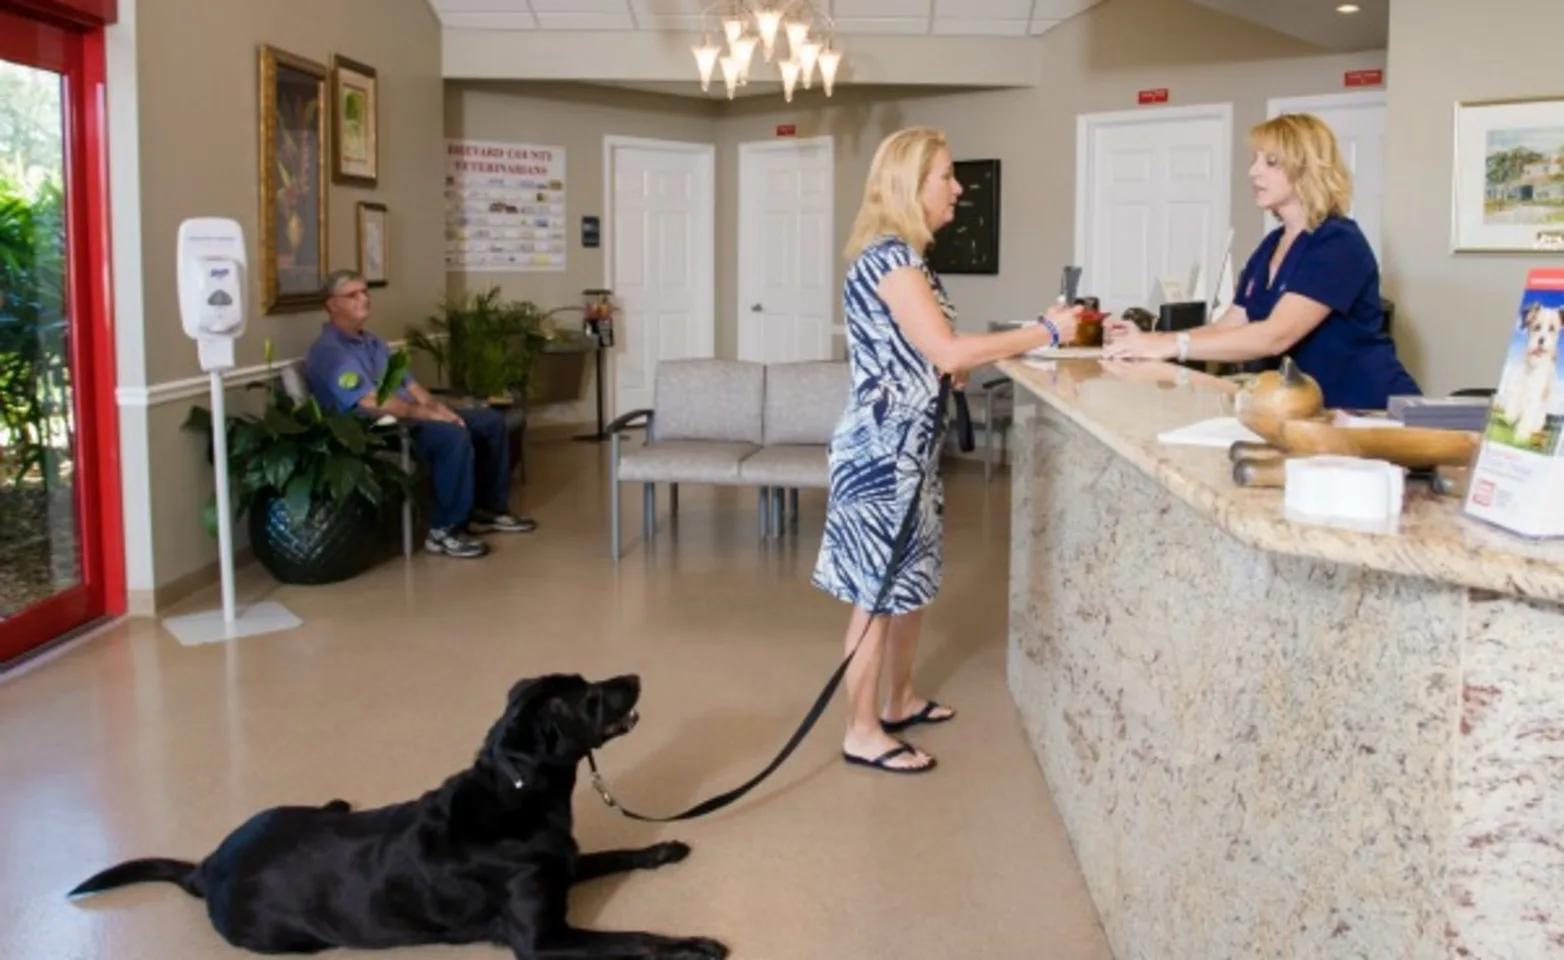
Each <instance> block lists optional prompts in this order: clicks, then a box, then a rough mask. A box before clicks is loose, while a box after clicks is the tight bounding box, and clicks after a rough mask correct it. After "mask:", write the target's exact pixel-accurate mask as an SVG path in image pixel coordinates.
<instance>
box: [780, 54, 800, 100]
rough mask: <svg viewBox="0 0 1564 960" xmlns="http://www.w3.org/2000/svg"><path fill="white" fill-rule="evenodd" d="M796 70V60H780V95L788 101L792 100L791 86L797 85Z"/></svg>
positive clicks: (797, 68)
mask: <svg viewBox="0 0 1564 960" xmlns="http://www.w3.org/2000/svg"><path fill="white" fill-rule="evenodd" d="M798 71H799V65H798V61H797V60H783V61H782V96H783V98H784V99H786V101H787V102H788V103H792V102H793V88H794V87H796V86H798Z"/></svg>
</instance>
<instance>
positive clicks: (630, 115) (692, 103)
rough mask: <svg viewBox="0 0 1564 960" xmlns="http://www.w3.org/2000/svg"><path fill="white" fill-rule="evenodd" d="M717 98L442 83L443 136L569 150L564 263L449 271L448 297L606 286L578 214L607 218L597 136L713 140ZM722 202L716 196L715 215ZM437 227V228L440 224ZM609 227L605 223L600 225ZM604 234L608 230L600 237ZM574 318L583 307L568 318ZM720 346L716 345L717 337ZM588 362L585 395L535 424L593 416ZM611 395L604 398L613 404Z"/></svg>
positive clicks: (555, 301) (598, 251)
mask: <svg viewBox="0 0 1564 960" xmlns="http://www.w3.org/2000/svg"><path fill="white" fill-rule="evenodd" d="M719 110H720V108H719V106H718V105H717V104H716V103H710V102H704V101H700V100H693V99H689V98H684V97H668V96H660V95H656V94H648V93H640V92H636V91H631V90H613V89H608V88H599V87H588V86H581V85H579V84H564V83H517V82H504V81H501V82H484V81H463V82H450V83H447V84H446V92H445V133H446V136H450V137H466V138H469V139H474V140H502V141H512V142H524V143H542V144H549V145H552V146H562V147H564V148H565V183H566V197H565V218H566V220H567V221H568V235H567V237H566V244H567V247H566V258H565V269H564V270H563V271H560V272H549V273H543V272H539V273H452V274H449V275H448V287H449V289H450V292H451V293H452V294H454V295H461V294H463V293H466V292H469V291H480V292H481V291H484V290H488V289H489V288H491V287H495V286H498V287H499V288H500V291H501V292H502V293H503V294H504V295H505V296H506V297H509V298H514V299H518V300H530V301H532V302H534V303H536V304H538V305H539V306H541V307H543V308H544V309H550V308H553V307H558V306H563V305H569V304H579V303H581V291H582V290H587V289H591V288H594V287H601V286H602V285H603V279H604V277H603V251H604V249H606V248H605V247H603V246H599V247H595V248H592V249H587V248H586V247H583V246H582V245H581V218H582V217H584V216H597V217H599V218H602V217H603V216H604V210H603V138H604V137H607V136H622V137H651V138H655V139H658V140H677V141H687V142H691V143H715V142H716V140H717V116H718V113H719ZM720 207H721V201H720V200H719V216H720ZM438 226H443V222H442V223H441V224H439V225H438ZM605 226H606V223H605ZM604 239H605V241H606V237H605V238H604ZM563 322H567V323H570V324H579V322H580V315H579V314H566V315H565V316H564V321H563ZM719 347H720V344H719ZM592 377H593V374H592V368H591V365H590V364H589V365H588V367H587V374H586V377H585V379H584V381H583V384H582V389H581V395H580V396H581V399H580V400H578V401H577V402H576V403H573V404H556V405H552V406H549V407H545V408H543V409H541V410H539V411H537V414H536V420H537V421H538V422H540V423H548V422H550V421H557V422H563V423H586V422H588V421H590V420H592V419H593V418H594V417H595V416H596V401H595V399H594V384H593V379H592ZM611 401H612V398H611V397H610V398H609V402H611Z"/></svg>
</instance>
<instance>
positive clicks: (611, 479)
mask: <svg viewBox="0 0 1564 960" xmlns="http://www.w3.org/2000/svg"><path fill="white" fill-rule="evenodd" d="M608 549H609V550H610V551H611V552H612V553H613V555H614V562H615V563H618V562H619V434H618V433H615V434H614V435H613V437H612V439H610V441H609V454H608Z"/></svg>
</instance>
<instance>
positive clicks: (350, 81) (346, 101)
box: [331, 56, 380, 187]
mask: <svg viewBox="0 0 1564 960" xmlns="http://www.w3.org/2000/svg"><path fill="white" fill-rule="evenodd" d="M331 118H332V119H331V177H332V179H333V180H335V181H336V182H337V183H343V184H351V185H353V186H358V187H373V186H375V184H377V183H378V182H379V181H380V78H379V76H378V75H377V74H376V73H375V68H374V67H371V66H369V65H368V64H363V63H359V62H358V61H356V60H349V59H348V58H347V57H344V56H333V57H332V58H331Z"/></svg>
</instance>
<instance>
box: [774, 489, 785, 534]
mask: <svg viewBox="0 0 1564 960" xmlns="http://www.w3.org/2000/svg"><path fill="white" fill-rule="evenodd" d="M786 492H787V491H786V489H785V488H783V487H772V488H771V535H772V537H774V538H776V539H778V540H780V539H781V538H782V521H783V519H784V517H785V516H786V513H787V504H786V502H785V501H784V500H783V495H784V494H785V493H786Z"/></svg>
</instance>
